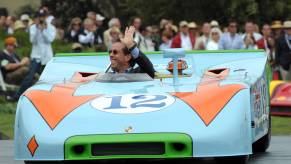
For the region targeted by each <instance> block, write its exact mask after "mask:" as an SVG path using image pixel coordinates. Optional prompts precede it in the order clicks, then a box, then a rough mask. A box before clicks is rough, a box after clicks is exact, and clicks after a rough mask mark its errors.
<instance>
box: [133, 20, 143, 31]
mask: <svg viewBox="0 0 291 164" xmlns="http://www.w3.org/2000/svg"><path fill="white" fill-rule="evenodd" d="M133 26H134V27H135V29H139V28H140V26H141V20H140V19H139V18H135V19H134V21H133Z"/></svg>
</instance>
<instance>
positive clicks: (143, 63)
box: [129, 50, 155, 78]
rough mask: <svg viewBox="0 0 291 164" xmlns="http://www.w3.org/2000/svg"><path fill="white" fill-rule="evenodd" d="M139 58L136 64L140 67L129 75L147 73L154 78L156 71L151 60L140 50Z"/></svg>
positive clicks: (132, 70) (136, 59)
mask: <svg viewBox="0 0 291 164" xmlns="http://www.w3.org/2000/svg"><path fill="white" fill-rule="evenodd" d="M138 51H139V54H138V57H137V58H135V59H134V62H135V63H136V64H137V65H138V67H137V68H134V69H131V70H130V71H129V73H147V74H148V75H149V76H150V77H152V78H154V76H155V69H154V66H153V64H152V62H151V61H150V59H149V58H148V57H147V56H146V55H145V54H144V53H143V52H141V51H140V50H138Z"/></svg>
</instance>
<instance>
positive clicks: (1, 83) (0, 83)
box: [0, 71, 19, 92]
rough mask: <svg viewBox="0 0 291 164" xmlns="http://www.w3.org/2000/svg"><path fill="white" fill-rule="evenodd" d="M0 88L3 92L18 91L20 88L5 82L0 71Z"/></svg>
mask: <svg viewBox="0 0 291 164" xmlns="http://www.w3.org/2000/svg"><path fill="white" fill-rule="evenodd" d="M0 86H1V89H2V91H4V92H7V91H8V90H10V91H11V90H16V89H17V88H19V86H17V85H13V84H7V83H5V81H4V76H3V75H2V72H1V71H0Z"/></svg>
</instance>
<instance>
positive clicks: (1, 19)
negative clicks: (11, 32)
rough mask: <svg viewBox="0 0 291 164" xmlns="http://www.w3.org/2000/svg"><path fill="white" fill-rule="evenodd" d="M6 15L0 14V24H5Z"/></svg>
mask: <svg viewBox="0 0 291 164" xmlns="http://www.w3.org/2000/svg"><path fill="white" fill-rule="evenodd" d="M5 21H6V17H5V16H3V15H2V16H0V26H3V25H4V24H5Z"/></svg>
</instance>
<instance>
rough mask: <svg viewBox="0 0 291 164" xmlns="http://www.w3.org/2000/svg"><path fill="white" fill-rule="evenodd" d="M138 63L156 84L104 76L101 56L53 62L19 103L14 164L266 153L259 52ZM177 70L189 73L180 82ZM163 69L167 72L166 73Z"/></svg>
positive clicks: (156, 57)
mask: <svg viewBox="0 0 291 164" xmlns="http://www.w3.org/2000/svg"><path fill="white" fill-rule="evenodd" d="M146 55H147V56H148V58H149V59H150V60H151V61H152V63H153V65H154V68H155V71H156V76H155V78H154V79H152V78H151V77H149V76H148V75H147V74H142V73H137V74H133V73H132V74H122V73H121V74H114V73H110V72H108V70H109V69H108V68H110V61H109V57H108V53H97V54H96V53H79V54H57V55H56V57H54V58H53V59H52V60H51V61H50V62H49V63H48V64H47V65H46V67H45V69H44V71H43V73H42V74H41V77H40V79H39V81H38V82H37V83H36V84H35V85H34V86H32V87H31V88H29V89H28V90H27V91H26V92H25V93H24V94H23V95H22V96H21V97H20V99H19V102H18V105H17V112H16V119H15V139H14V144H15V159H16V160H24V161H25V163H26V164H31V163H34V162H35V161H36V162H46V163H49V162H51V163H53V162H55V161H58V162H66V161H75V160H82V161H83V160H84V161H87V160H110V159H132V160H134V159H181V160H182V159H190V160H191V159H192V158H200V157H201V158H204V157H205V158H207V157H215V159H216V160H217V161H218V162H221V161H222V163H223V162H224V161H229V160H230V161H234V162H236V163H246V162H247V159H248V157H249V155H250V154H252V153H254V152H264V151H266V149H267V148H268V146H269V143H270V138H271V136H270V134H271V133H270V119H271V118H270V112H269V91H268V88H269V81H268V74H267V73H266V69H267V67H268V65H267V57H266V54H265V53H264V52H263V51H250V50H248V51H247V50H246V51H187V52H185V51H184V50H181V49H169V50H165V51H164V52H154V53H147V54H146ZM177 61H183V62H185V64H187V67H185V69H184V70H183V72H179V74H178V70H177V68H178V67H177V64H178V63H177ZM169 63H170V64H173V69H174V70H172V71H168V70H167V67H168V65H169ZM92 75H95V77H94V79H92V80H84V79H87V77H90V76H92Z"/></svg>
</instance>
